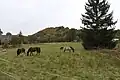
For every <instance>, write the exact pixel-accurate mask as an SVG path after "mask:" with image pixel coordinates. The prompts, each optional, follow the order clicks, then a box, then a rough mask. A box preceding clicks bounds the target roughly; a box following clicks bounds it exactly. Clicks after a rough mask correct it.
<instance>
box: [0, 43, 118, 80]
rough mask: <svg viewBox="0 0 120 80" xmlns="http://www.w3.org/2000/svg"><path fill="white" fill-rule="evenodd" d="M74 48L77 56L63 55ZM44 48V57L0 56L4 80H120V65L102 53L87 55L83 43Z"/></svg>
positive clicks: (0, 79) (1, 79)
mask: <svg viewBox="0 0 120 80" xmlns="http://www.w3.org/2000/svg"><path fill="white" fill-rule="evenodd" d="M67 45H71V46H73V47H74V48H75V53H68V52H66V53H64V52H60V50H59V48H60V46H67ZM29 46H40V47H41V48H42V52H41V55H35V56H24V55H20V56H18V57H17V56H16V49H9V50H8V51H7V53H6V54H3V53H1V55H0V71H1V73H0V80H120V61H119V60H118V59H116V58H115V57H111V56H108V55H103V54H100V53H99V52H98V51H97V52H93V51H85V50H84V49H83V48H82V46H81V45H80V43H60V44H59V43H56V44H37V45H25V46H24V47H25V48H26V49H27V48H28V47H29ZM4 76H6V77H4Z"/></svg>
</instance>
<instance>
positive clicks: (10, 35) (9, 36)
mask: <svg viewBox="0 0 120 80" xmlns="http://www.w3.org/2000/svg"><path fill="white" fill-rule="evenodd" d="M6 36H7V39H8V41H11V39H12V34H11V33H10V32H7V33H6Z"/></svg>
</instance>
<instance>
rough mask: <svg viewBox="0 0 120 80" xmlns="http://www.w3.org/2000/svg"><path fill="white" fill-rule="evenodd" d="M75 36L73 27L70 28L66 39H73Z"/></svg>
mask: <svg viewBox="0 0 120 80" xmlns="http://www.w3.org/2000/svg"><path fill="white" fill-rule="evenodd" d="M75 37H76V31H75V29H74V28H72V29H70V30H69V31H68V33H67V35H66V40H67V41H69V42H71V41H74V40H75Z"/></svg>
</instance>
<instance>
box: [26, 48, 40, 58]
mask: <svg viewBox="0 0 120 80" xmlns="http://www.w3.org/2000/svg"><path fill="white" fill-rule="evenodd" d="M33 52H37V54H38V53H39V54H40V52H41V49H40V47H30V48H29V49H28V51H27V56H29V53H30V56H31V55H33Z"/></svg>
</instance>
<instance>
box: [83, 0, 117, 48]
mask: <svg viewBox="0 0 120 80" xmlns="http://www.w3.org/2000/svg"><path fill="white" fill-rule="evenodd" d="M109 8H110V4H109V3H108V2H107V1H106V0H88V3H86V5H85V10H86V12H85V14H84V15H83V14H82V19H81V20H82V24H84V26H85V27H81V28H82V30H81V31H82V36H81V39H82V42H83V46H84V48H85V49H93V48H96V47H99V48H109V49H111V48H114V47H115V45H116V42H113V41H112V40H113V39H114V37H115V34H116V31H115V30H114V29H115V24H116V23H117V21H113V11H112V12H111V13H108V11H109Z"/></svg>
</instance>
